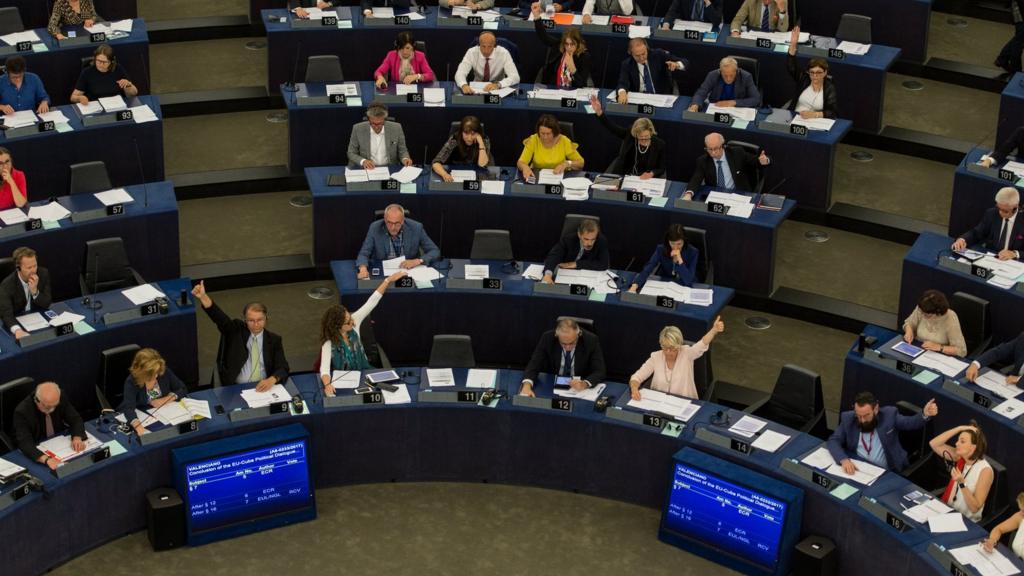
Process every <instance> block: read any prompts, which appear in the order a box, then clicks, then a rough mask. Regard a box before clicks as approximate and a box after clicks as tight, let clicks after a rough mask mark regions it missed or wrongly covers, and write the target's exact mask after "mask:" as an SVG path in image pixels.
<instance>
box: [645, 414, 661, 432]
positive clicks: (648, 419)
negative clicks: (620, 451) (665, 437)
mask: <svg viewBox="0 0 1024 576" xmlns="http://www.w3.org/2000/svg"><path fill="white" fill-rule="evenodd" d="M664 425H665V418H664V417H663V416H659V415H657V414H644V426H650V427H651V428H658V429H659V430H660V429H661V427H662V426H664Z"/></svg>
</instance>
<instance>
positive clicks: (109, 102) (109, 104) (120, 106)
mask: <svg viewBox="0 0 1024 576" xmlns="http://www.w3.org/2000/svg"><path fill="white" fill-rule="evenodd" d="M99 103H100V105H101V106H103V111H104V112H117V111H118V110H127V109H128V104H127V103H125V101H124V98H122V97H121V95H120V94H118V95H117V96H107V97H106V98H100V99H99Z"/></svg>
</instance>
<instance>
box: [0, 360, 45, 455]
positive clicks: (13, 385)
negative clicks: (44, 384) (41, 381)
mask: <svg viewBox="0 0 1024 576" xmlns="http://www.w3.org/2000/svg"><path fill="white" fill-rule="evenodd" d="M35 387H36V383H35V380H33V379H31V378H29V377H27V376H23V377H21V378H15V379H14V380H11V381H9V382H7V383H5V384H2V385H0V441H2V444H3V448H5V449H4V453H7V452H11V451H13V450H16V449H17V445H16V444H15V438H14V409H15V408H17V407H18V404H20V403H21V401H22V400H24V399H25V398H26V397H27V396H28V395H29V394H32V393H33V392H34V391H35Z"/></svg>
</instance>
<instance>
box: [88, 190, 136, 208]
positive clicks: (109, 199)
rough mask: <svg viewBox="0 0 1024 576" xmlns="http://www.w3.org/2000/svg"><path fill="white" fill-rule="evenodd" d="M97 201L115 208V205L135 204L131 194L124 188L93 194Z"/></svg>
mask: <svg viewBox="0 0 1024 576" xmlns="http://www.w3.org/2000/svg"><path fill="white" fill-rule="evenodd" d="M93 196H95V197H96V199H97V200H99V201H100V202H102V203H103V205H104V206H113V205H114V204H127V203H129V202H134V201H135V199H134V198H132V195H131V194H129V193H128V192H127V191H126V190H125V189H124V188H114V189H113V190H107V191H105V192H97V193H95V194H93Z"/></svg>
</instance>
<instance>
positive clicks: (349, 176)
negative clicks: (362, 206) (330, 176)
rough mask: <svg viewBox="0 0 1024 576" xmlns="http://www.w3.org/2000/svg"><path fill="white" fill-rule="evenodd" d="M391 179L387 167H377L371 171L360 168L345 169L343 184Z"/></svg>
mask: <svg viewBox="0 0 1024 576" xmlns="http://www.w3.org/2000/svg"><path fill="white" fill-rule="evenodd" d="M388 178H391V172H390V171H388V167H387V166H377V167H375V168H374V169H373V170H364V169H362V168H345V182H373V181H379V180H387V179H388Z"/></svg>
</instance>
